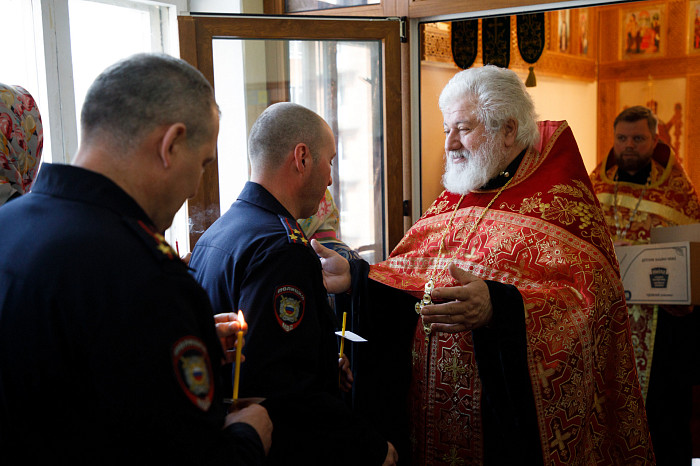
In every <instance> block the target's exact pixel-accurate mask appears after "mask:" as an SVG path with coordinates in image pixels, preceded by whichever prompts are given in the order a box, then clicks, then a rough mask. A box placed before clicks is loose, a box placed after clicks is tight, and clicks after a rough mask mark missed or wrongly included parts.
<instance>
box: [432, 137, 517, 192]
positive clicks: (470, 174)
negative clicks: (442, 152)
mask: <svg viewBox="0 0 700 466" xmlns="http://www.w3.org/2000/svg"><path fill="white" fill-rule="evenodd" d="M446 159H447V160H446V161H445V173H444V174H443V175H442V185H443V186H444V187H445V189H447V190H448V191H449V192H451V193H456V194H467V193H468V192H470V191H474V190H476V189H479V188H480V187H482V186H484V185H485V184H486V183H487V182H488V181H489V180H490V179H491V178H494V177H495V176H496V175H497V174H498V172H499V171H501V170H503V169H504V168H505V167H507V166H508V152H507V149H506V148H505V147H503V141H502V137H499V136H495V137H493V136H488V137H487V139H486V141H484V143H483V144H481V146H479V148H478V149H476V150H473V151H471V152H470V151H468V150H467V149H461V150H451V151H449V152H448V153H447V157H446ZM455 160H458V162H456V161H455Z"/></svg>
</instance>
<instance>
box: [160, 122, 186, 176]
mask: <svg viewBox="0 0 700 466" xmlns="http://www.w3.org/2000/svg"><path fill="white" fill-rule="evenodd" d="M186 143H187V127H186V126H185V125H184V123H173V124H172V125H169V126H166V127H165V128H164V130H163V137H162V138H161V140H160V144H159V146H158V156H159V157H160V161H161V163H162V164H163V167H164V168H169V167H171V166H172V164H173V159H174V158H175V157H177V156H179V155H181V154H182V151H183V150H185V149H186V147H185V144H186Z"/></svg>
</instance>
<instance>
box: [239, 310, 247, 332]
mask: <svg viewBox="0 0 700 466" xmlns="http://www.w3.org/2000/svg"><path fill="white" fill-rule="evenodd" d="M238 323H239V324H240V327H239V328H240V329H241V330H244V329H247V328H248V324H247V323H246V321H245V317H243V312H242V311H241V310H240V309H239V310H238Z"/></svg>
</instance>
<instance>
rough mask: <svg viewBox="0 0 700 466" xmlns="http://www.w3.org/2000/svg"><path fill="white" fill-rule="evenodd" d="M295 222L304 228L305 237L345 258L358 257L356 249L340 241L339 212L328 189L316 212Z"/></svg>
mask: <svg viewBox="0 0 700 466" xmlns="http://www.w3.org/2000/svg"><path fill="white" fill-rule="evenodd" d="M297 222H299V226H301V229H302V230H304V234H305V235H306V236H307V238H309V239H315V240H317V241H318V242H319V243H321V244H322V245H324V246H325V247H327V248H330V249H333V250H335V251H336V252H337V253H338V254H340V255H341V256H343V257H345V258H346V259H356V258H359V257H360V255H359V254H358V253H357V252H356V251H354V250H353V249H351V248H350V246H348V245H347V244H345V243H344V242H342V241H341V240H340V239H339V238H338V236H337V233H338V230H339V229H340V213H339V212H338V206H336V205H335V201H334V200H333V195H332V194H331V192H330V190H329V189H326V194H325V196H323V199H321V202H320V203H319V205H318V210H317V211H316V213H315V214H314V215H312V216H311V217H308V218H304V219H298V220H297Z"/></svg>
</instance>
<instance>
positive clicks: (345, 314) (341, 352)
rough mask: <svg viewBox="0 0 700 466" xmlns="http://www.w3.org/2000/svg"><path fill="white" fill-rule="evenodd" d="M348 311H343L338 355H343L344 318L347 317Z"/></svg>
mask: <svg viewBox="0 0 700 466" xmlns="http://www.w3.org/2000/svg"><path fill="white" fill-rule="evenodd" d="M347 316H348V313H347V312H343V328H342V330H341V336H340V357H341V358H342V357H343V345H344V344H345V319H346V318H347Z"/></svg>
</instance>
